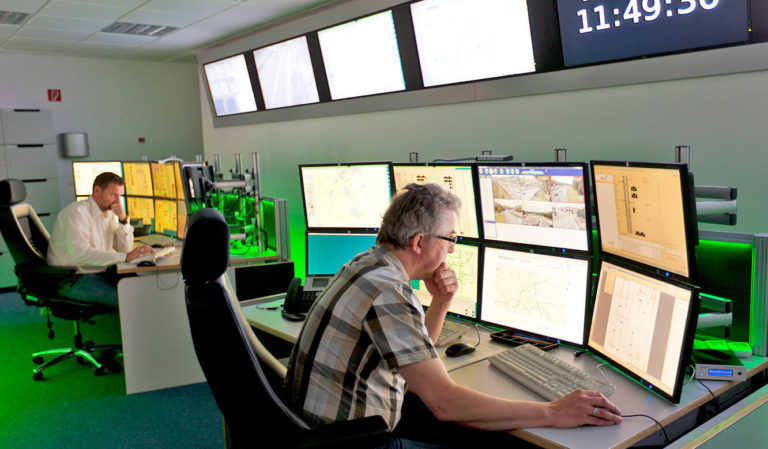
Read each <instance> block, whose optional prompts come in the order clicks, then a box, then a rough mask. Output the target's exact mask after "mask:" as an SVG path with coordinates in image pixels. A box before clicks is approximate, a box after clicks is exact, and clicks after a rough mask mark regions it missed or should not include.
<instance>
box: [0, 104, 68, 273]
mask: <svg viewBox="0 0 768 449" xmlns="http://www.w3.org/2000/svg"><path fill="white" fill-rule="evenodd" d="M0 150H1V151H0V179H6V178H16V179H21V180H22V181H24V186H25V187H26V189H27V199H26V202H28V203H29V204H31V205H32V207H33V208H34V209H35V212H37V214H38V215H39V216H40V218H41V219H42V221H43V223H44V225H45V226H46V229H48V232H50V231H51V230H52V229H53V223H54V222H55V220H56V214H57V213H58V211H59V207H60V203H59V179H58V154H57V148H56V134H55V132H54V128H53V115H52V114H51V111H46V110H38V109H2V110H0ZM13 266H14V264H13V259H12V258H11V255H10V253H9V252H8V249H7V247H6V245H5V242H2V245H0V288H3V287H15V286H16V277H15V276H14V275H13Z"/></svg>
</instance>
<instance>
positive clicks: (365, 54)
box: [317, 11, 405, 100]
mask: <svg viewBox="0 0 768 449" xmlns="http://www.w3.org/2000/svg"><path fill="white" fill-rule="evenodd" d="M317 37H318V39H319V40H320V49H321V52H322V55H323V63H324V65H325V72H326V75H327V77H328V85H329V87H330V90H331V98H332V99H333V100H339V99H342V98H351V97H360V96H363V95H373V94H380V93H385V92H396V91H402V90H405V79H404V78H403V67H402V64H401V61H400V51H399V50H398V47H397V36H396V34H395V24H394V21H393V19H392V11H385V12H382V13H379V14H375V15H373V16H370V17H366V18H363V19H359V20H355V21H353V22H349V23H345V24H342V25H338V26H335V27H332V28H328V29H325V30H322V31H319V32H318V33H317Z"/></svg>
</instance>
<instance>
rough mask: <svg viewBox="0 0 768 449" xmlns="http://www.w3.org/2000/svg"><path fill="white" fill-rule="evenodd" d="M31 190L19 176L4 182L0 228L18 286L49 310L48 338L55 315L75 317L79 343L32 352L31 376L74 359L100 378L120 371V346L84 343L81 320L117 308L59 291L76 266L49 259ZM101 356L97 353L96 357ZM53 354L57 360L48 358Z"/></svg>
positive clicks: (0, 189)
mask: <svg viewBox="0 0 768 449" xmlns="http://www.w3.org/2000/svg"><path fill="white" fill-rule="evenodd" d="M26 197H27V190H26V188H25V187H24V182H23V181H21V180H18V179H4V180H2V181H0V232H2V235H3V238H4V239H5V243H6V245H7V246H8V249H9V251H10V253H11V257H12V258H13V262H14V264H15V268H14V272H15V273H16V277H18V285H17V290H18V292H19V294H20V295H21V298H22V299H23V300H24V302H25V303H26V304H27V305H34V306H37V307H41V308H43V309H47V311H48V312H49V313H46V316H47V317H48V338H50V339H53V337H54V332H53V324H52V322H51V315H53V316H55V317H57V318H61V319H65V320H71V321H74V324H75V335H74V347H72V348H59V349H51V350H47V351H41V352H37V353H35V354H33V355H32V362H33V363H35V364H37V365H38V366H37V367H35V369H34V370H33V374H32V378H33V379H35V380H41V379H43V371H44V370H45V369H47V368H49V367H51V366H53V365H56V364H58V363H61V362H63V361H64V360H68V359H71V358H76V360H77V361H78V362H79V363H81V364H91V365H93V366H94V367H95V368H96V369H95V370H94V372H93V373H94V374H95V375H97V376H100V375H102V374H105V373H106V369H107V368H109V369H110V370H111V371H119V370H120V369H121V367H120V365H119V364H117V362H115V360H114V355H115V353H116V352H117V351H119V350H120V345H95V344H94V343H93V342H92V341H86V342H83V335H82V333H81V332H80V323H81V322H87V321H89V320H90V319H91V318H92V317H93V316H95V315H98V314H102V313H112V312H115V311H116V309H114V308H110V307H106V306H102V305H94V304H90V303H85V302H82V301H80V300H78V299H77V298H74V297H68V296H64V295H61V294H59V293H58V286H59V283H60V282H61V281H63V280H64V279H66V278H68V277H71V276H75V271H76V269H75V268H68V267H54V266H50V265H48V263H47V262H46V254H47V252H48V240H49V239H50V234H48V231H47V230H46V229H45V226H43V223H42V222H41V221H40V218H39V217H38V216H37V214H36V213H35V210H34V209H33V208H32V206H30V205H29V204H27V203H25V202H24V200H25V199H26ZM97 353H98V355H99V356H100V357H98V358H97V357H96V355H97ZM48 356H54V358H52V359H50V360H48V361H47V362H46V361H45V358H46V357H48Z"/></svg>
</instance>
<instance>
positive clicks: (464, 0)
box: [411, 0, 536, 87]
mask: <svg viewBox="0 0 768 449" xmlns="http://www.w3.org/2000/svg"><path fill="white" fill-rule="evenodd" d="M411 17H412V18H413V29H414V33H415V36H416V46H417V48H418V52H419V65H420V67H421V74H422V79H423V80H424V86H425V87H429V86H438V85H443V84H451V83H459V82H464V81H472V80H479V79H485V78H496V77H500V76H508V75H516V74H519V73H530V72H535V71H536V64H535V62H534V58H533V44H532V39H531V26H530V23H529V22H528V6H527V4H526V0H423V1H420V2H415V3H411Z"/></svg>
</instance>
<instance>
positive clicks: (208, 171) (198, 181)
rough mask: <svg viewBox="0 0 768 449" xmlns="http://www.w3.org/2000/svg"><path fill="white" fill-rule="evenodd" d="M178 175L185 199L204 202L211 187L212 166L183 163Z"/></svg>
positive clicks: (212, 179)
mask: <svg viewBox="0 0 768 449" xmlns="http://www.w3.org/2000/svg"><path fill="white" fill-rule="evenodd" d="M180 176H181V180H182V183H183V184H184V185H183V188H184V195H185V197H186V199H187V201H189V202H193V203H198V204H204V203H205V201H206V199H207V198H208V196H209V193H210V192H211V190H212V189H213V182H214V173H213V167H211V166H210V165H204V164H202V163H184V164H182V165H181V171H180Z"/></svg>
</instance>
